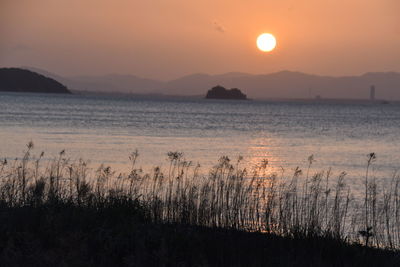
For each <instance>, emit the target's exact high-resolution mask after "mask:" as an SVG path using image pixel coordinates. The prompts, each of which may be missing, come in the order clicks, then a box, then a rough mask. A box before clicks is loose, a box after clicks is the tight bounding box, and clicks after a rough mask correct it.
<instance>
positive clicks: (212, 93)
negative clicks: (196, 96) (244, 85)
mask: <svg viewBox="0 0 400 267" xmlns="http://www.w3.org/2000/svg"><path fill="white" fill-rule="evenodd" d="M206 98H207V99H237V100H246V99H247V97H246V95H245V94H243V93H242V92H241V91H240V90H239V89H237V88H232V89H225V88H224V87H222V86H220V85H217V86H215V87H213V88H211V89H210V90H208V92H207V95H206Z"/></svg>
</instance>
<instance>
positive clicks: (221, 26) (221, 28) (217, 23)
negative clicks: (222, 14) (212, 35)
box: [213, 20, 226, 33]
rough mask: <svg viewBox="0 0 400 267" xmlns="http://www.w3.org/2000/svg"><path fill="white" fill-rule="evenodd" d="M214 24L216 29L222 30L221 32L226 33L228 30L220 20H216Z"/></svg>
mask: <svg viewBox="0 0 400 267" xmlns="http://www.w3.org/2000/svg"><path fill="white" fill-rule="evenodd" d="M213 25H214V29H215V30H216V31H217V32H220V33H225V32H226V29H225V27H224V26H223V25H222V24H221V23H219V22H218V21H216V20H214V21H213Z"/></svg>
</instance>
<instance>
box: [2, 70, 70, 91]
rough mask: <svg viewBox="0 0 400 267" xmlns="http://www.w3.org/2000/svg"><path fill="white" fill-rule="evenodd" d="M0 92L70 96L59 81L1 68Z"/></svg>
mask: <svg viewBox="0 0 400 267" xmlns="http://www.w3.org/2000/svg"><path fill="white" fill-rule="evenodd" d="M0 91H10V92H32V93H54V94H70V93H71V92H70V91H69V90H68V89H67V87H65V86H64V85H63V84H61V83H59V82H58V81H56V80H54V79H51V78H48V77H45V76H43V75H41V74H38V73H36V72H32V71H29V70H25V69H19V68H0Z"/></svg>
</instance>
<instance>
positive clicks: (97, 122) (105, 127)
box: [0, 92, 400, 187]
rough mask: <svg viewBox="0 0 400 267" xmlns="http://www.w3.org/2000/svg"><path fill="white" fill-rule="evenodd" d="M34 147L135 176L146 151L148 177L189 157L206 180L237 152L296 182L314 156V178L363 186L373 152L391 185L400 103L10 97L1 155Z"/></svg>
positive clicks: (398, 163) (0, 109) (374, 169)
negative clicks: (320, 175) (177, 156)
mask: <svg viewBox="0 0 400 267" xmlns="http://www.w3.org/2000/svg"><path fill="white" fill-rule="evenodd" d="M30 141H32V142H33V143H34V149H33V150H32V153H31V154H32V156H35V155H36V156H38V155H39V154H40V153H41V152H42V151H44V152H45V154H44V158H43V160H44V162H46V161H47V162H50V161H51V160H52V159H54V158H56V157H57V156H58V154H59V152H60V151H63V150H65V153H66V154H65V156H66V157H68V159H69V160H70V161H77V160H79V159H84V160H87V161H88V162H89V163H90V164H89V166H90V168H92V169H93V170H95V169H96V168H98V166H100V165H101V164H104V165H105V166H110V167H111V168H112V169H113V170H115V171H116V172H127V171H129V168H130V162H129V155H130V154H131V153H132V152H134V151H136V150H137V151H138V152H139V158H138V161H137V166H139V167H141V168H142V169H143V170H144V171H145V172H151V171H152V169H153V168H154V167H155V166H160V167H161V168H162V169H164V170H165V169H166V168H167V167H168V166H169V161H168V157H167V153H168V152H182V153H183V157H184V159H185V160H187V161H190V162H192V164H193V166H195V165H198V164H199V165H200V171H201V172H202V173H204V174H206V173H208V172H209V171H210V169H211V168H212V167H213V166H215V165H216V164H217V163H218V160H219V158H220V157H221V156H228V157H229V159H230V160H231V162H232V163H234V164H236V162H237V159H238V158H239V157H243V160H242V161H241V162H240V167H241V168H246V169H248V170H252V169H254V168H256V166H258V165H259V164H260V163H261V162H262V161H263V160H268V171H269V172H271V173H279V174H283V173H285V174H286V175H289V176H290V175H291V174H292V173H293V172H294V170H295V169H296V168H300V169H301V170H303V172H305V171H307V170H308V168H309V165H310V159H311V158H310V156H311V157H312V158H313V161H312V164H311V166H310V172H312V173H316V172H326V171H327V170H329V169H331V171H332V175H333V176H334V175H339V174H340V173H342V172H346V179H347V180H346V181H347V183H348V184H350V185H354V186H355V187H359V186H362V181H363V177H365V173H366V166H367V160H368V155H369V154H370V153H375V154H376V160H375V161H374V162H373V163H372V166H371V168H370V177H371V178H376V179H379V180H380V181H383V182H385V183H387V184H389V181H390V180H391V179H392V178H393V177H394V176H396V175H397V172H398V171H399V168H400V104H396V103H389V104H381V103H368V102H360V103H329V102H326V103H325V102H324V103H321V102H319V103H318V102H312V101H309V102H301V101H297V102H295V101H292V102H290V101H256V100H247V101H244V100H243V101H241V100H209V99H200V98H199V99H188V98H187V99H182V98H151V97H133V96H87V95H57V94H31V93H5V92H2V93H0V159H7V160H8V161H13V160H14V159H16V158H22V156H23V155H24V151H26V149H27V147H26V144H27V143H29V142H30ZM44 164H46V163H44Z"/></svg>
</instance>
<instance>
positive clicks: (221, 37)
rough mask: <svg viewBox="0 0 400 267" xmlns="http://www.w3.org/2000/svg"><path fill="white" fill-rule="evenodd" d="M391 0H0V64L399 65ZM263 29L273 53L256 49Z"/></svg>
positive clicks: (329, 69)
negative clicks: (271, 40) (273, 39)
mask: <svg viewBox="0 0 400 267" xmlns="http://www.w3.org/2000/svg"><path fill="white" fill-rule="evenodd" d="M398 14H400V2H399V1H398V0H323V1H321V0H279V1H277V0H274V1H272V0H270V1H269V0H213V1H212V0H202V1H190V0H146V1H144V0H140V1H137V0H35V1H33V0H0V38H1V39H0V66H33V67H38V68H44V69H46V70H48V71H51V72H55V73H59V74H62V75H76V74H78V75H79V74H105V73H127V74H135V75H139V76H143V77H149V78H158V79H173V78H177V77H179V76H183V75H186V74H191V73H194V72H204V73H210V74H216V73H224V72H229V71H241V72H249V73H269V72H274V71H279V70H294V71H303V72H308V73H315V74H329V75H352V74H361V73H364V72H367V71H400V18H399V17H398ZM262 32H271V33H273V34H274V35H275V36H276V38H277V40H278V46H277V49H276V50H275V51H274V52H273V53H269V54H265V53H262V52H260V51H258V50H257V48H256V45H255V41H256V38H257V35H258V34H260V33H262Z"/></svg>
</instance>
